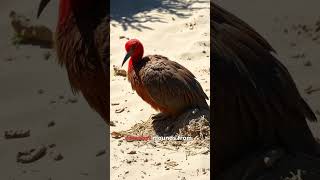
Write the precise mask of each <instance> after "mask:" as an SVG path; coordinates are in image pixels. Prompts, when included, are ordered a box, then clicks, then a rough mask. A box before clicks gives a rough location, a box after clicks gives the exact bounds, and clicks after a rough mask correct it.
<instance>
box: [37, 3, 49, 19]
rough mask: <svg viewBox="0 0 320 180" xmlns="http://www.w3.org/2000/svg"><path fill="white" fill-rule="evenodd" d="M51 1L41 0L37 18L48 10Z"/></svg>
mask: <svg viewBox="0 0 320 180" xmlns="http://www.w3.org/2000/svg"><path fill="white" fill-rule="evenodd" d="M49 2H50V0H41V1H40V4H39V8H38V13H37V18H39V17H40V15H41V13H42V11H43V10H44V9H45V8H46V6H47V5H48V3H49Z"/></svg>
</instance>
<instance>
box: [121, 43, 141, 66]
mask: <svg viewBox="0 0 320 180" xmlns="http://www.w3.org/2000/svg"><path fill="white" fill-rule="evenodd" d="M125 48H126V51H127V55H126V56H125V58H124V60H123V62H122V66H123V64H124V63H125V62H126V61H127V60H128V59H129V57H131V59H130V62H129V68H130V65H131V64H132V63H135V62H137V61H139V60H140V59H142V56H143V52H144V50H143V45H142V43H141V42H140V41H139V40H137V39H130V40H129V41H128V42H127V43H126V45H125Z"/></svg>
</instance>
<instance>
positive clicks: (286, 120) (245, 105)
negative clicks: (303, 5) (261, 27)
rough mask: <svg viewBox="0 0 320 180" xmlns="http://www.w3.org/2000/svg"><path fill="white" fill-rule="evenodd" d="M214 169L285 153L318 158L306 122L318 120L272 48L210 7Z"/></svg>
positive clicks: (240, 23) (242, 24)
mask: <svg viewBox="0 0 320 180" xmlns="http://www.w3.org/2000/svg"><path fill="white" fill-rule="evenodd" d="M211 46H212V55H211V57H212V58H213V60H212V66H213V74H212V77H213V81H212V82H213V90H212V92H213V93H212V96H213V111H212V112H213V144H212V147H213V157H214V159H213V160H212V162H213V165H214V167H213V169H214V173H215V174H219V173H221V172H223V171H225V170H226V169H228V168H230V167H231V166H232V165H233V163H235V162H238V161H241V160H244V158H245V157H247V156H248V155H252V154H253V153H256V152H259V151H264V150H266V149H268V148H273V147H283V148H284V149H285V151H286V152H288V153H295V152H299V153H306V154H310V155H316V154H317V153H318V144H317V142H316V140H315V138H314V137H313V135H312V133H311V131H310V129H309V127H308V124H307V122H306V119H308V120H309V121H313V122H314V121H316V120H317V119H316V116H315V114H314V113H313V112H312V110H311V108H310V107H309V106H308V105H307V103H306V102H305V101H304V100H303V98H302V97H301V95H300V94H299V92H298V89H297V87H296V85H295V83H294V81H293V79H292V77H291V75H290V74H289V72H288V70H287V69H286V67H285V66H284V65H283V64H282V63H281V62H280V61H279V60H278V59H277V58H276V57H275V56H274V55H272V53H273V52H275V51H274V50H273V48H272V47H271V46H270V45H269V44H268V42H267V41H266V40H265V39H264V38H263V37H262V36H260V35H259V34H258V33H257V32H256V31H255V30H254V29H252V28H251V27H250V26H249V25H248V24H246V23H245V22H243V21H242V20H240V19H239V18H237V17H235V16H234V15H232V14H230V13H229V12H227V11H226V10H224V9H223V8H221V7H219V6H218V5H216V4H214V3H213V2H212V1H211Z"/></svg>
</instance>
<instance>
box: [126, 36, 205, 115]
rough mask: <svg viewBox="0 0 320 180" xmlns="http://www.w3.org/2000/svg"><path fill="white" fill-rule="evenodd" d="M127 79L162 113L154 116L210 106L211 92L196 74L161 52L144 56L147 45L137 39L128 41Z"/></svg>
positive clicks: (175, 113) (139, 93)
mask: <svg viewBox="0 0 320 180" xmlns="http://www.w3.org/2000/svg"><path fill="white" fill-rule="evenodd" d="M125 50H126V52H127V54H126V56H125V58H124V59H123V61H122V66H123V65H124V64H125V62H126V61H127V60H128V59H129V58H130V60H129V63H128V71H127V76H128V81H129V82H130V83H131V87H132V89H133V90H135V91H136V92H137V94H138V95H139V96H140V97H141V98H142V99H143V100H144V101H145V102H147V103H148V104H149V105H151V107H152V108H153V109H155V110H157V111H160V113H159V114H157V115H155V116H154V117H153V119H154V120H156V121H159V120H164V119H170V120H171V119H173V120H174V119H175V118H177V117H178V116H179V115H180V114H182V113H183V112H185V111H186V110H188V109H191V108H199V109H207V110H209V105H208V104H207V102H206V100H207V99H208V96H207V95H206V94H205V92H204V91H203V89H202V87H201V85H200V83H199V82H198V81H197V80H196V78H195V76H194V75H193V74H192V73H191V72H190V71H189V70H188V69H187V68H185V67H183V66H182V65H180V64H179V63H177V62H175V61H171V60H169V59H168V58H167V57H165V56H162V55H147V56H144V57H143V54H144V48H143V45H142V43H141V42H140V41H139V40H137V39H130V40H129V41H127V42H126V43H125Z"/></svg>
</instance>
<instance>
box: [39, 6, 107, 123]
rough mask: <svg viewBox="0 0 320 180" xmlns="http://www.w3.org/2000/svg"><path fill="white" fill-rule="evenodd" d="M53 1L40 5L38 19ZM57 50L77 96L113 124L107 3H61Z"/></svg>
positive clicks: (57, 30)
mask: <svg viewBox="0 0 320 180" xmlns="http://www.w3.org/2000/svg"><path fill="white" fill-rule="evenodd" d="M49 2H50V0H42V1H41V2H40V6H39V10H38V17H39V16H40V14H41V12H42V11H43V10H44V8H45V7H46V5H47V4H48V3H49ZM59 3H60V8H59V19H58V24H57V29H56V39H55V47H56V50H57V55H58V62H59V64H60V65H61V66H64V67H65V68H66V69H67V72H68V76H69V82H70V85H71V88H72V91H73V92H74V93H79V92H81V93H82V95H83V96H84V98H85V99H86V100H87V102H88V104H89V105H90V106H91V107H92V108H93V109H94V110H95V111H96V112H98V113H99V114H100V116H101V117H102V118H103V119H104V121H105V122H106V123H107V124H110V108H109V102H110V94H109V92H110V90H109V83H110V82H109V79H110V75H109V72H108V70H109V67H108V66H109V63H108V62H107V61H108V60H109V55H110V54H109V39H110V35H109V32H110V31H109V19H108V17H107V3H108V1H106V0H94V1H76V0H60V2H59Z"/></svg>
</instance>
